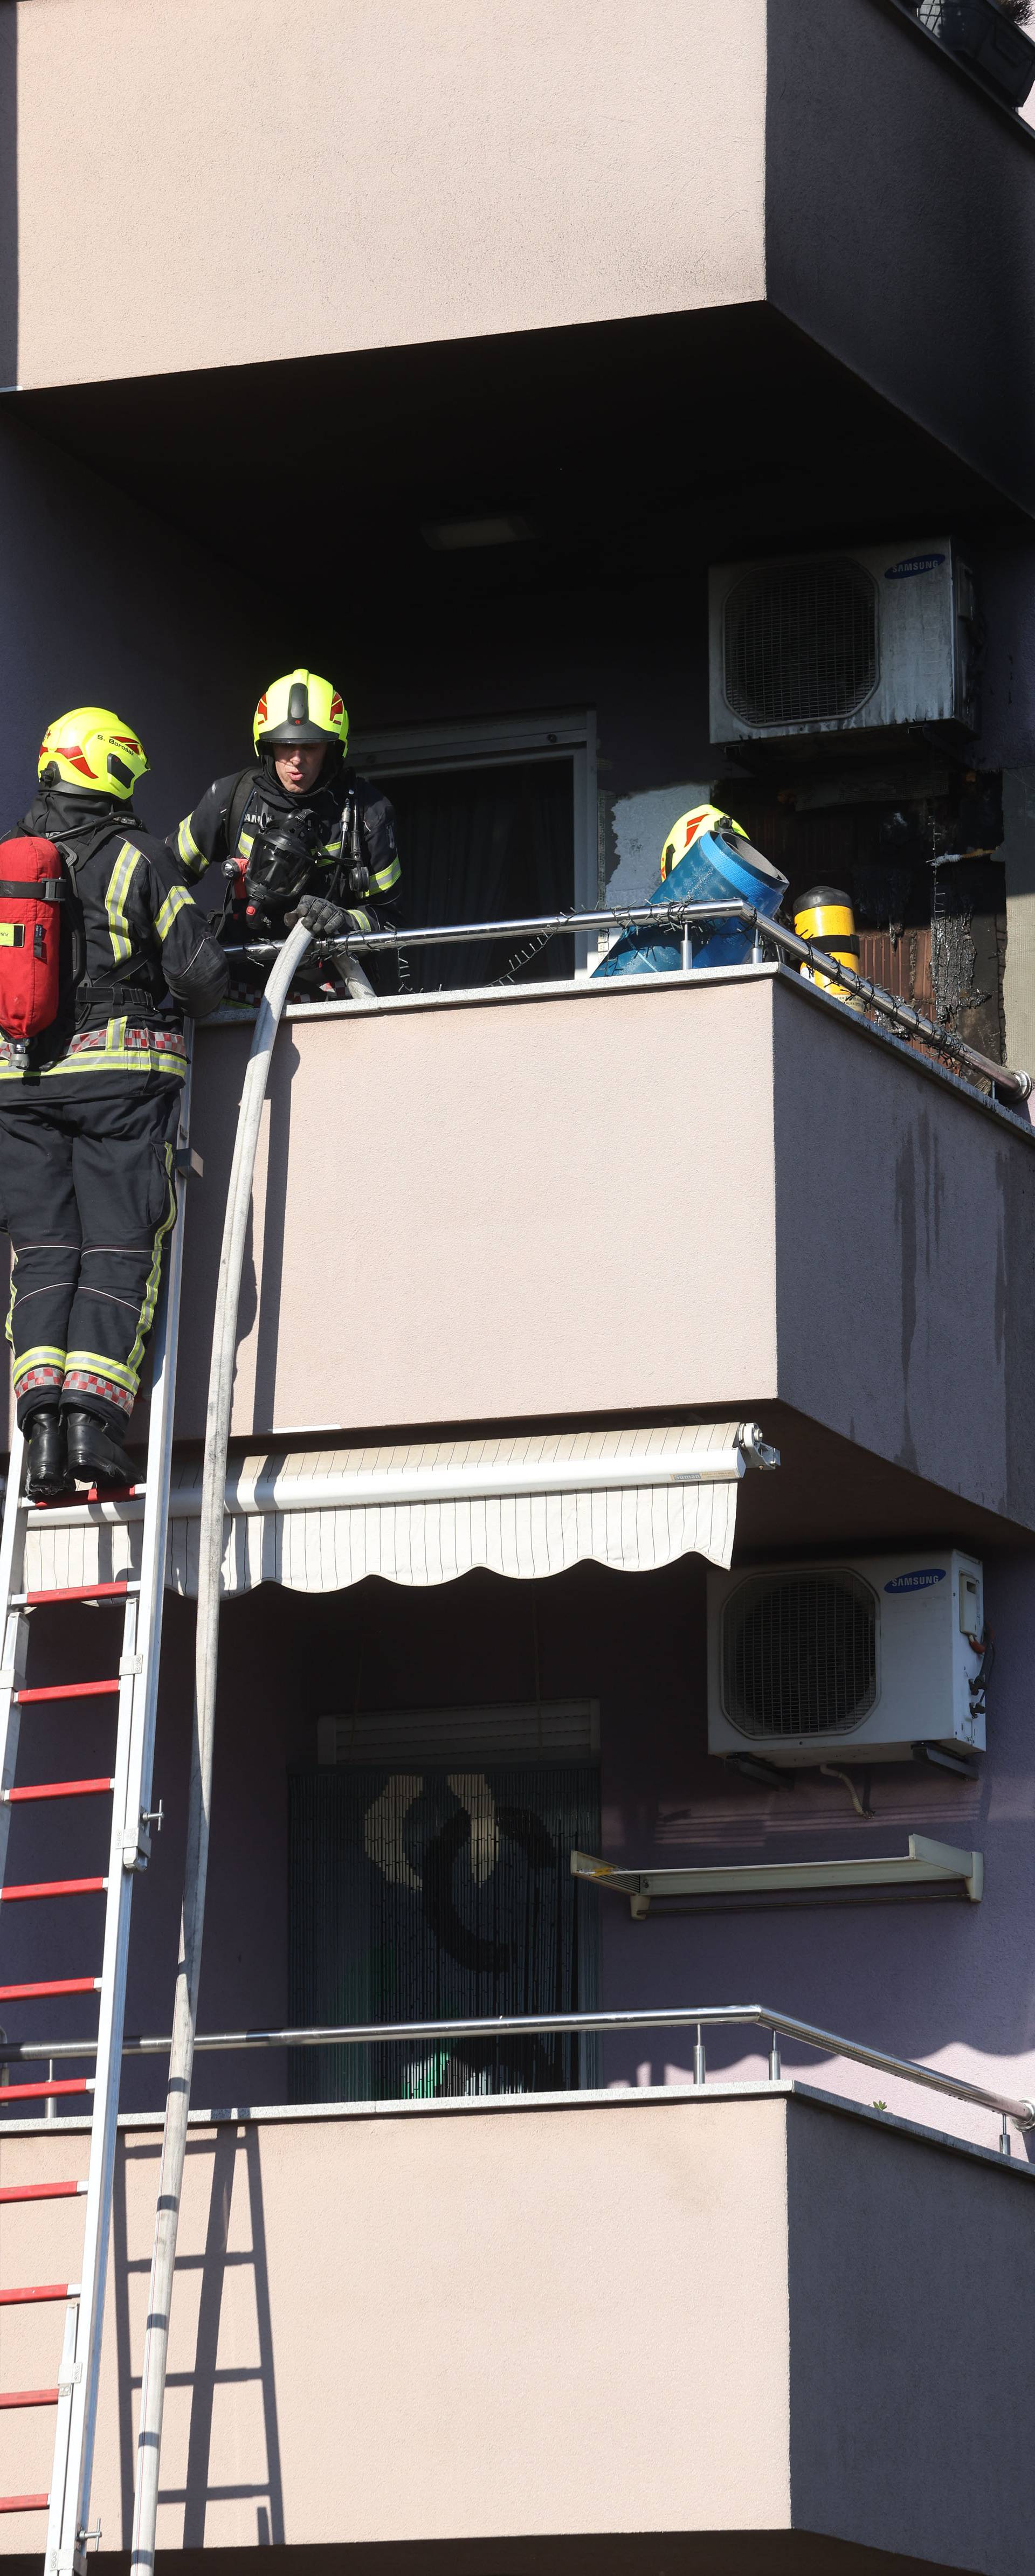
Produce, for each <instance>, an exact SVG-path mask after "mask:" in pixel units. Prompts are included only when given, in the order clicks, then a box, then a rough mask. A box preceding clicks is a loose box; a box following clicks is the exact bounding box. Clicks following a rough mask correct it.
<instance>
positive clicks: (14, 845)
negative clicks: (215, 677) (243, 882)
mask: <svg viewBox="0 0 1035 2576" xmlns="http://www.w3.org/2000/svg"><path fill="white" fill-rule="evenodd" d="M147 767H148V761H147V755H146V753H145V751H144V747H143V744H142V743H141V741H140V737H139V735H138V734H137V733H136V732H135V731H134V729H133V727H132V725H128V724H126V723H124V722H123V720H122V719H121V718H120V717H119V716H117V715H115V714H113V712H112V710H111V709H110V708H108V707H75V708H73V709H72V711H71V713H70V714H68V715H65V716H60V717H59V718H58V719H57V721H56V723H54V724H51V725H48V727H47V730H46V733H45V734H44V737H43V741H42V744H41V746H40V753H39V761H38V777H39V793H38V795H37V796H36V798H35V800H34V802H33V803H32V804H31V805H30V807H29V810H28V813H27V814H26V815H25V816H24V818H23V820H22V821H21V822H20V823H17V824H15V825H14V826H13V829H11V830H10V831H8V832H5V833H4V834H3V835H2V838H0V896H2V897H3V898H4V908H5V913H6V914H10V912H11V905H10V902H9V900H8V899H9V898H10V897H11V896H15V897H17V896H18V894H19V886H18V884H17V883H10V882H8V880H9V879H10V878H11V876H12V871H13V869H14V867H15V866H16V865H17V864H20V857H19V854H23V853H24V852H25V851H26V850H35V851H36V852H39V853H42V854H48V853H49V857H48V858H47V860H46V865H47V877H48V888H47V891H48V900H49V902H50V903H51V904H52V906H53V911H54V915H55V917H56V921H57V954H56V958H55V960H54V972H53V993H52V995H51V996H50V997H49V999H48V1001H47V1005H46V1010H45V1012H44V1015H43V1016H42V1017H40V1018H39V1019H38V1021H37V1023H36V1033H34V1034H32V1035H30V1036H29V1037H28V1038H27V1039H21V1040H19V1039H17V1038H12V1037H11V1036H9V1035H6V1034H5V1035H4V1036H3V1037H2V1038H0V1224H2V1225H3V1226H4V1227H5V1228H6V1231H7V1232H8V1234H9V1235H10V1239H11V1253H12V1282H11V1302H10V1307H9V1310H8V1317H7V1339H8V1341H9V1343H10V1346H11V1353H12V1360H13V1376H14V1392H15V1398H16V1402H17V1409H18V1421H19V1423H20V1425H21V1427H22V1429H23V1430H24V1432H25V1435H26V1442H27V1448H28V1478H27V1482H28V1491H29V1493H30V1494H32V1495H34V1496H37V1497H39V1498H41V1499H44V1500H47V1499H53V1498H54V1497H55V1496H56V1495H59V1494H62V1493H64V1492H66V1491H68V1490H69V1489H70V1488H71V1486H72V1485H74V1484H75V1483H88V1484H94V1485H125V1484H132V1482H133V1479H134V1475H135V1472H136V1470H135V1467H134V1462H133V1460H132V1458H131V1457H130V1456H128V1455H127V1453H126V1451H125V1449H124V1448H123V1445H122V1443H123V1440H124V1438H125V1435H126V1431H127V1429H128V1426H129V1419H130V1415H131V1414H132V1411H133V1404H134V1399H135V1397H136V1393H137V1388H138V1386H139V1383H140V1372H141V1367H142V1363H143V1358H144V1350H145V1346H146V1343H147V1337H148V1334H149V1332H150V1329H151V1325H152V1323H153V1321H154V1314H155V1306H156V1303H157V1298H158V1287H159V1280H160V1277H161V1267H162V1255H163V1252H164V1249H165V1244H166V1241H167V1239H168V1235H169V1231H170V1228H171V1227H172V1225H173V1223H174V1220H175V1216H176V1193H175V1187H174V1181H173V1153H174V1148H175V1139H176V1133H177V1128H178V1124H179V1106H180V1088H181V1084H182V1082H183V1076H184V1072H185V1070H186V1047H185V1040H184V1029H183V1018H184V1013H187V1015H188V1016H189V1017H190V1018H192V1019H196V1020H201V1019H207V1018H208V1016H209V1014H210V1013H211V1012H212V1011H214V1010H215V1009H216V1008H217V1007H218V1004H219V1003H220V1002H221V1001H222V999H223V996H224V994H225V992H226V988H227V981H228V977H227V964H226V959H225V957H224V955H223V952H222V950H221V948H220V947H219V945H218V942H217V941H216V940H215V939H214V938H213V936H212V930H211V924H210V923H209V922H208V921H206V920H205V917H204V915H203V913H202V912H201V911H200V910H199V908H198V906H197V904H196V903H195V902H194V900H193V897H192V896H191V894H190V893H189V892H188V889H187V887H186V886H185V884H184V882H183V872H182V869H181V868H179V867H178V866H177V864H176V861H175V860H174V859H173V858H171V857H170V854H169V851H168V849H167V847H166V845H165V842H164V841H160V840H157V839H155V838H154V837H153V836H152V834H151V833H150V832H147V831H145V830H144V828H143V826H142V824H141V822H140V818H139V816H138V815H137V814H135V813H134V810H133V790H134V787H135V786H136V783H137V780H138V779H139V778H142V777H143V775H144V772H145V770H146V769H147ZM26 836H32V837H30V838H28V839H27V838H26ZM5 862H6V864H5ZM55 871H57V873H56V874H55ZM21 891H22V893H23V894H24V893H26V892H28V891H29V889H28V888H27V887H25V886H24V885H23V886H22V889H21ZM59 898H60V899H59ZM19 909H20V910H21V911H23V912H24V910H25V909H26V907H25V905H24V903H23V904H22V905H21V906H19V905H18V904H17V903H16V904H15V906H14V910H15V912H17V911H18V910H19ZM0 927H2V928H3V929H4V930H5V931H6V932H7V938H6V941H4V942H3V943H0V961H2V960H6V959H15V960H17V959H18V958H19V955H21V956H24V954H25V943H24V935H23V938H22V943H21V948H20V949H19V946H18V945H17V944H16V942H17V933H18V929H19V924H18V923H17V921H12V920H11V919H9V918H5V921H4V923H3V924H2V925H0ZM49 936H50V934H49V932H46V931H41V933H40V944H39V946H38V948H37V949H36V954H37V956H38V957H45V955H46V949H47V946H48V944H49ZM14 999H15V995H14V993H13V991H12V992H11V993H10V994H9V995H8V1007H7V1019H8V1023H9V1024H13V1013H12V1009H11V1004H12V1003H13V1001H14ZM3 1019H4V993H3V976H2V974H0V1023H2V1022H3ZM30 1025H32V1023H31V1022H30Z"/></svg>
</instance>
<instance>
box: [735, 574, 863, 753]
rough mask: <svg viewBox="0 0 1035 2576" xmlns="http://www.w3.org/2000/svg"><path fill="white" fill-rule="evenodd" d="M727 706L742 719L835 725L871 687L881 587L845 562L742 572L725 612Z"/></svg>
mask: <svg viewBox="0 0 1035 2576" xmlns="http://www.w3.org/2000/svg"><path fill="white" fill-rule="evenodd" d="M723 665H724V686H725V694H726V703H727V706H728V707H729V708H730V709H731V711H732V713H733V714H734V715H735V716H739V718H740V721H741V723H742V724H746V725H794V724H821V723H823V722H826V723H831V722H834V721H836V720H837V718H839V717H841V718H843V717H846V716H852V715H855V714H856V713H857V712H858V709H859V708H860V707H861V706H864V705H865V703H866V700H867V698H868V697H871V696H872V694H873V691H874V689H875V688H876V685H877V672H878V663H877V593H876V585H875V584H874V582H873V581H872V579H871V577H870V574H869V573H868V572H867V571H866V569H865V566H864V565H863V564H859V563H852V562H851V561H850V560H844V561H841V560H837V559H833V558H832V559H831V560H829V561H828V562H826V563H799V564H784V565H780V566H778V567H777V568H775V569H774V570H773V571H771V572H770V571H762V572H752V573H747V574H745V575H744V577H743V579H742V580H741V581H738V582H737V583H736V584H735V586H734V588H733V589H732V590H731V592H730V595H729V598H728V599H727V601H726V606H725V611H724V615H723Z"/></svg>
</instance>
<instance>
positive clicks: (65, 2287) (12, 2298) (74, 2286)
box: [0, 2281, 79, 2308]
mask: <svg viewBox="0 0 1035 2576" xmlns="http://www.w3.org/2000/svg"><path fill="white" fill-rule="evenodd" d="M78 2296H79V2283H78V2281H34V2282H33V2283H32V2284H31V2286H30V2287H29V2288H26V2289H24V2290H0V2308H24V2307H27V2306H29V2305H30V2304H31V2302H32V2301H33V2300H34V2299H36V2300H38V2299H77V2298H78Z"/></svg>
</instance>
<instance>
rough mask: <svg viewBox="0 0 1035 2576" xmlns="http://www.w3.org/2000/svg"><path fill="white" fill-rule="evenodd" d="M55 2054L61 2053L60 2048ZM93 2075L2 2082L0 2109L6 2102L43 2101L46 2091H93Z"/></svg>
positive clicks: (0, 2087) (0, 2085)
mask: <svg viewBox="0 0 1035 2576" xmlns="http://www.w3.org/2000/svg"><path fill="white" fill-rule="evenodd" d="M55 2054H57V2055H60V2050H58V2051H56V2052H55ZM92 2092H93V2077H92V2075H62V2076H59V2077H58V2079H57V2082H56V2083H50V2084H0V2111H2V2110H3V2107H4V2103H5V2102H28V2101H33V2102H36V2101H41V2100H42V2097H43V2095H44V2094H45V2093H92Z"/></svg>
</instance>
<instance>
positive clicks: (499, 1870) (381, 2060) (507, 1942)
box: [288, 1764, 600, 2102]
mask: <svg viewBox="0 0 1035 2576" xmlns="http://www.w3.org/2000/svg"><path fill="white" fill-rule="evenodd" d="M289 1819H290V1822H289V1891H290V1896H289V1942H288V1953H289V1990H290V2016H291V2026H292V2027H293V2028H295V2029H306V2028H309V2029H312V2028H313V2027H317V2028H320V2027H324V2028H326V2027H327V2026H328V2025H330V2026H332V2027H333V2026H334V2025H335V2024H336V2023H343V2022H366V2021H390V2022H399V2021H441V2020H446V2019H450V2020H453V2019H464V2018H470V2017H472V2016H474V2015H485V2014H490V2013H508V2014H509V2013H536V2012H578V2011H580V2010H582V2011H588V2010H591V2009H592V2008H593V2006H594V2004H595V2003H596V2000H597V1946H596V1912H595V1904H594V1894H593V1891H591V1890H589V1889H587V1888H586V1886H585V1885H584V1883H582V1882H580V1881H578V1880H575V1879H573V1878H572V1876H571V1872H570V1866H569V1856H570V1854H571V1852H572V1850H573V1849H581V1850H582V1851H587V1850H589V1851H595V1850H597V1849H598V1848H599V1834H600V1787H599V1777H598V1774H597V1772H596V1770H595V1769H593V1768H591V1767H590V1766H589V1765H579V1766H578V1767H574V1766H573V1767H572V1768H568V1767H567V1766H564V1765H561V1764H557V1765H556V1766H553V1765H545V1764H544V1765H543V1766H542V1767H541V1768H540V1767H538V1766H532V1765H521V1766H514V1767H512V1768H508V1769H505V1770H504V1769H499V1770H495V1769H493V1770H485V1771H480V1772H472V1773H464V1774H458V1773H457V1772H455V1771H449V1772H447V1771H445V1770H437V1769H436V1770H425V1771H423V1772H421V1773H419V1774H412V1775H411V1774H401V1773H392V1772H389V1771H387V1770H385V1769H384V1768H380V1769H377V1770H373V1769H370V1770H368V1769H365V1768H364V1769H361V1768H359V1767H357V1768H356V1769H354V1770H353V1769H351V1768H342V1769H341V1770H335V1771H332V1770H326V1771H315V1772H297V1773H295V1774H293V1775H292V1777H291V1780H290V1801H289ZM597 2062H598V2051H597V2047H596V2044H595V2042H594V2040H592V2039H588V2040H587V2039H583V2040H581V2041H580V2040H579V2039H578V2038H577V2037H576V2038H568V2037H565V2036H563V2035H556V2036H551V2035H549V2034H543V2035H541V2036H538V2037H532V2038H529V2039H521V2038H515V2039H501V2040H488V2039H468V2040H458V2041H456V2042H452V2041H447V2040H429V2041H427V2042H424V2043H419V2042H413V2043H412V2044H407V2045H405V2046H404V2045H402V2044H401V2043H394V2042H393V2043H391V2044H388V2045H381V2046H378V2047H376V2048H364V2047H361V2046H358V2045H357V2046H350V2047H347V2048H336V2049H332V2048H327V2049H304V2050H303V2049H296V2050H295V2051H294V2053H293V2061H292V2079H291V2080H292V2099H293V2100H295V2101H305V2102H310V2101H317V2102H328V2101H331V2102H348V2101H361V2102H362V2101H372V2100H374V2101H377V2100H379V2101H386V2100H393V2101H399V2100H401V2101H405V2100H413V2099H418V2098H420V2097H422V2096H428V2097H431V2098H434V2097H436V2096H438V2095H442V2094H447V2095H448V2094H466V2093H528V2092H544V2091H552V2090H554V2089H561V2088H567V2087H569V2086H572V2085H577V2084H578V2083H579V2082H580V2080H581V2081H583V2082H590V2081H595V2080H596V2066H597Z"/></svg>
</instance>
